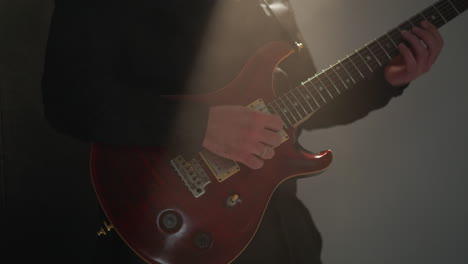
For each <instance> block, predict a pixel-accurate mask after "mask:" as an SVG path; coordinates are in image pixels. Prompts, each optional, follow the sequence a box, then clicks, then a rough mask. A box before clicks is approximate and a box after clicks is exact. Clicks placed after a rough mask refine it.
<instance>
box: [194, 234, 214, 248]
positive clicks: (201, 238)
mask: <svg viewBox="0 0 468 264" xmlns="http://www.w3.org/2000/svg"><path fill="white" fill-rule="evenodd" d="M212 242H213V240H212V239H211V236H210V234H209V233H207V232H199V233H197V234H196V235H195V236H194V237H193V243H194V244H195V246H196V247H197V248H199V249H207V248H209V247H210V246H211V243H212Z"/></svg>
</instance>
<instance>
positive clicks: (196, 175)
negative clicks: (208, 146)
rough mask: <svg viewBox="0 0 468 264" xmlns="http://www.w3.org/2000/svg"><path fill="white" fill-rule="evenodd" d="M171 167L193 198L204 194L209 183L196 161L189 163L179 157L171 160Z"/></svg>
mask: <svg viewBox="0 0 468 264" xmlns="http://www.w3.org/2000/svg"><path fill="white" fill-rule="evenodd" d="M171 165H172V167H174V170H175V171H176V172H177V174H178V175H179V176H180V178H181V179H182V181H183V182H184V183H185V186H187V188H188V189H189V191H190V192H191V193H192V194H193V196H194V197H195V198H198V197H200V196H202V195H203V194H204V193H205V187H206V186H207V185H208V184H209V183H210V182H211V181H210V178H209V177H208V175H207V174H206V173H205V171H204V170H203V168H202V167H201V165H200V163H199V162H198V161H197V160H196V159H192V160H191V161H190V162H189V161H186V160H185V159H184V158H183V157H182V156H180V155H179V156H177V157H176V158H175V159H172V160H171Z"/></svg>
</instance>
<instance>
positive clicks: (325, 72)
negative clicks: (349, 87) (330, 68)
mask: <svg viewBox="0 0 468 264" xmlns="http://www.w3.org/2000/svg"><path fill="white" fill-rule="evenodd" d="M322 73H324V74H325V77H327V79H328V80H329V81H330V83H331V84H332V85H333V87H335V89H336V91H337V92H338V94H341V92H340V90H339V89H338V87H336V85H335V83H334V82H333V80H332V79H331V78H330V76H328V74H327V71H322Z"/></svg>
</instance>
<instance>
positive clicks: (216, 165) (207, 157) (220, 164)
mask: <svg viewBox="0 0 468 264" xmlns="http://www.w3.org/2000/svg"><path fill="white" fill-rule="evenodd" d="M200 155H201V156H202V158H203V160H204V161H205V163H206V165H208V168H210V170H211V172H212V173H213V175H214V176H215V178H216V179H217V180H218V182H222V181H224V180H226V179H227V178H229V177H231V176H232V175H234V174H235V173H236V172H238V171H239V170H240V167H239V165H238V164H237V163H236V162H235V161H233V160H230V159H226V158H223V157H220V156H218V155H216V154H214V153H212V152H210V151H208V150H203V151H202V152H200Z"/></svg>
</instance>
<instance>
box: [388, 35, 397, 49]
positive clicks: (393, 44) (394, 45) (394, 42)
mask: <svg viewBox="0 0 468 264" xmlns="http://www.w3.org/2000/svg"><path fill="white" fill-rule="evenodd" d="M385 35H387V37H388V38H389V39H390V41H391V42H392V43H393V46H395V48H398V46H397V45H396V44H395V42H393V39H392V38H391V37H390V36H389V35H388V33H387V32H385Z"/></svg>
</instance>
